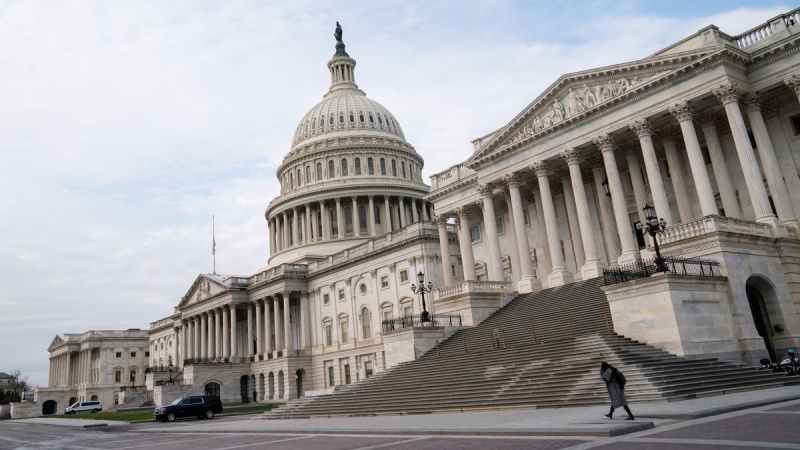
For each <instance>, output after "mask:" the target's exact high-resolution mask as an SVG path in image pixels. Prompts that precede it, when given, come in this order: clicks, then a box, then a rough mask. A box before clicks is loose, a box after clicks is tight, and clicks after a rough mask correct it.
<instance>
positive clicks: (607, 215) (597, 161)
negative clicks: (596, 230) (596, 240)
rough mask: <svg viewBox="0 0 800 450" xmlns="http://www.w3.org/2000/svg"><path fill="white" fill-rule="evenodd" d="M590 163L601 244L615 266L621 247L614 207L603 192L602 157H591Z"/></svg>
mask: <svg viewBox="0 0 800 450" xmlns="http://www.w3.org/2000/svg"><path fill="white" fill-rule="evenodd" d="M591 163H592V176H593V177H594V189H595V191H597V208H598V209H599V210H600V223H601V225H602V232H603V244H604V246H605V248H606V253H607V256H608V265H609V266H610V267H616V266H617V265H618V264H617V260H618V259H619V255H620V254H621V253H622V248H621V247H620V244H619V235H618V233H617V224H616V222H615V221H614V211H613V210H614V208H613V206H612V205H611V197H610V196H609V195H607V194H606V193H605V190H604V189H603V180H605V179H606V175H605V171H604V170H603V159H602V158H601V157H599V156H598V157H593V158H592V159H591Z"/></svg>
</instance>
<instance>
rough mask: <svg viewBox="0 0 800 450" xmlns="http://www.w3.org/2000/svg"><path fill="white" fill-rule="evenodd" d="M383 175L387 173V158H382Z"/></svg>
mask: <svg viewBox="0 0 800 450" xmlns="http://www.w3.org/2000/svg"><path fill="white" fill-rule="evenodd" d="M381 175H384V176H385V175H386V160H385V159H383V158H381Z"/></svg>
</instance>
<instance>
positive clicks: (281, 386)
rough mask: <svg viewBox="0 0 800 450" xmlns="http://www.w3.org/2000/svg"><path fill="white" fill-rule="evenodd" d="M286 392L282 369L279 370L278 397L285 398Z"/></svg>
mask: <svg viewBox="0 0 800 450" xmlns="http://www.w3.org/2000/svg"><path fill="white" fill-rule="evenodd" d="M284 392H285V391H284V376H283V371H282V370H281V371H279V372H278V398H285V396H284Z"/></svg>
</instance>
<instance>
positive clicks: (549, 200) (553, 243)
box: [531, 161, 573, 287]
mask: <svg viewBox="0 0 800 450" xmlns="http://www.w3.org/2000/svg"><path fill="white" fill-rule="evenodd" d="M531 170H533V172H534V173H535V174H536V178H537V179H538V181H539V192H540V193H541V196H542V212H543V213H544V221H545V224H546V226H547V244H548V248H549V249H550V263H551V264H552V268H551V270H550V275H549V276H548V277H547V280H548V285H549V286H550V287H555V286H563V285H565V284H567V283H570V282H572V280H573V277H572V274H571V273H570V272H569V271H568V270H567V265H566V263H565V261H564V253H563V252H562V249H561V239H560V238H559V236H558V218H557V217H556V208H555V205H554V204H553V194H552V193H551V191H550V180H549V178H548V176H547V163H545V162H544V161H534V163H533V165H532V166H531Z"/></svg>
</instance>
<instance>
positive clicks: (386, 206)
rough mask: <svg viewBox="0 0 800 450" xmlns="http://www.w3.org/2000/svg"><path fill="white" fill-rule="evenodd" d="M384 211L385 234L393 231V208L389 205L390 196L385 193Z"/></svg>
mask: <svg viewBox="0 0 800 450" xmlns="http://www.w3.org/2000/svg"><path fill="white" fill-rule="evenodd" d="M383 205H384V206H383V212H384V215H385V216H386V220H384V221H383V223H384V232H383V234H386V233H390V232H391V231H392V210H391V209H390V208H391V205H389V196H388V195H385V196H384V197H383Z"/></svg>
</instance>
